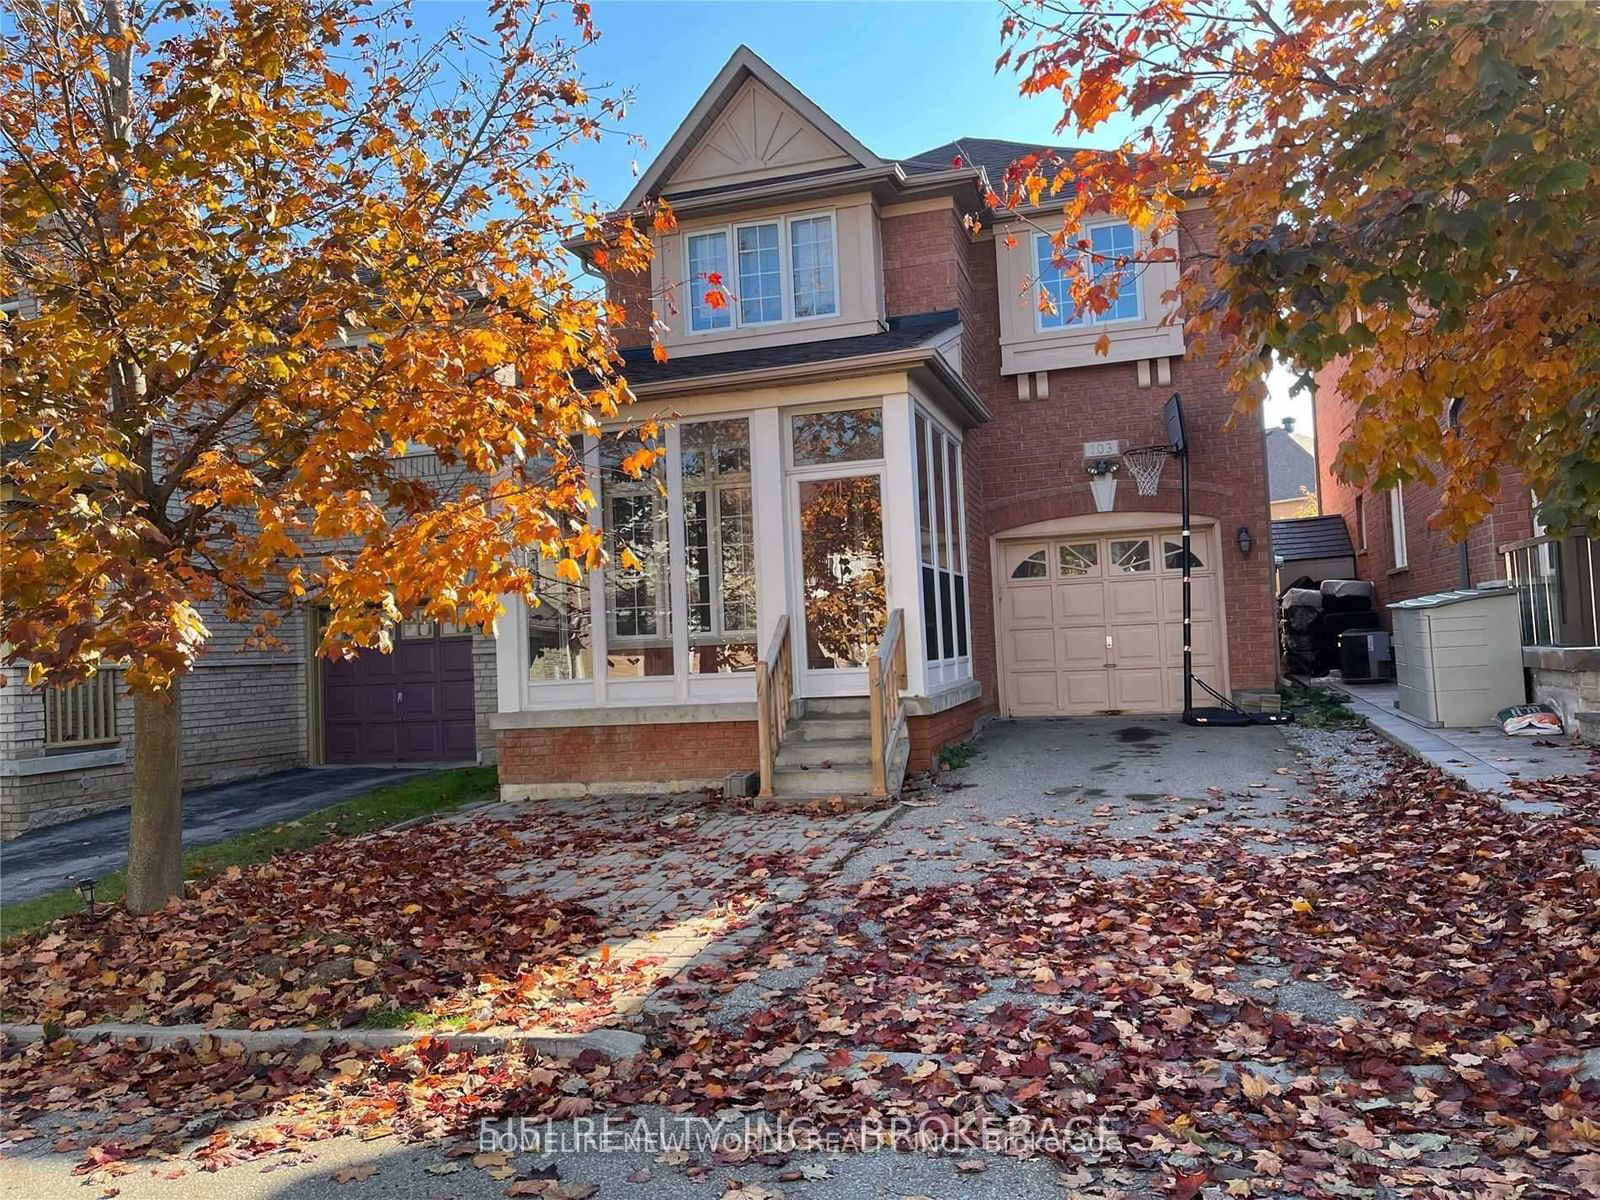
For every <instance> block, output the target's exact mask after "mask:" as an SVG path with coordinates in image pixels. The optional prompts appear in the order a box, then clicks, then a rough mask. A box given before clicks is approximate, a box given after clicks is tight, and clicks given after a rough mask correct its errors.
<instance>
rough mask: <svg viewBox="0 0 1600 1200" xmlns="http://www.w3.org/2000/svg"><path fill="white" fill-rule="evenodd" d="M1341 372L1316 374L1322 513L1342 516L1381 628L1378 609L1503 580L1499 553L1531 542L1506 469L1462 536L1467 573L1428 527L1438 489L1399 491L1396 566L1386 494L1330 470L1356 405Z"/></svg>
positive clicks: (1454, 546)
mask: <svg viewBox="0 0 1600 1200" xmlns="http://www.w3.org/2000/svg"><path fill="white" fill-rule="evenodd" d="M1341 369H1342V364H1341V363H1334V364H1332V365H1331V366H1329V367H1326V368H1324V369H1323V370H1322V371H1320V372H1319V373H1318V374H1317V395H1316V428H1317V474H1318V481H1319V483H1320V485H1321V490H1322V511H1323V513H1324V514H1325V515H1329V516H1335V515H1336V516H1341V517H1343V518H1344V522H1345V527H1346V528H1347V529H1348V530H1349V531H1350V540H1351V542H1352V543H1354V544H1355V546H1356V571H1357V573H1358V574H1359V575H1360V576H1361V578H1363V579H1370V580H1372V582H1373V583H1375V584H1376V585H1377V592H1378V595H1377V602H1378V607H1379V611H1380V612H1381V613H1382V614H1383V616H1384V624H1385V625H1387V624H1388V613H1387V611H1386V610H1385V609H1384V607H1383V606H1384V605H1387V604H1393V603H1395V602H1396V601H1399V600H1409V599H1410V598H1411V597H1413V596H1426V595H1428V594H1429V593H1431V592H1443V591H1449V590H1450V589H1452V588H1458V587H1463V586H1475V585H1477V584H1480V583H1484V582H1487V581H1488V580H1491V579H1503V578H1504V577H1505V563H1504V561H1503V560H1502V558H1501V556H1500V550H1499V547H1500V546H1501V545H1503V544H1504V543H1506V542H1514V541H1518V540H1519V539H1521V538H1526V537H1532V536H1533V504H1532V497H1531V496H1530V494H1529V492H1528V488H1527V486H1526V485H1525V484H1524V483H1523V482H1522V476H1521V474H1520V473H1518V472H1515V471H1507V472H1505V473H1504V474H1503V475H1502V477H1501V481H1500V494H1499V497H1498V498H1497V499H1496V501H1495V506H1494V510H1493V511H1492V512H1491V513H1490V514H1489V516H1488V517H1487V518H1485V519H1484V521H1482V522H1481V523H1480V524H1479V525H1477V526H1476V527H1474V528H1473V530H1472V532H1471V533H1470V534H1469V535H1468V536H1467V541H1466V546H1467V570H1466V571H1465V572H1463V570H1462V561H1461V543H1460V542H1457V541H1454V540H1452V539H1451V538H1450V537H1449V536H1448V535H1446V534H1445V533H1443V532H1441V531H1440V530H1438V529H1434V528H1430V525H1431V522H1432V520H1433V517H1434V514H1435V513H1437V512H1438V509H1439V500H1440V496H1441V494H1442V492H1443V488H1442V486H1441V485H1439V484H1426V483H1422V482H1412V483H1408V484H1405V485H1404V486H1403V487H1402V488H1401V489H1400V492H1401V500H1402V503H1403V504H1404V506H1405V515H1406V551H1407V566H1405V567H1404V568H1396V566H1395V544H1394V541H1395V539H1394V525H1393V521H1392V519H1391V516H1390V510H1389V505H1390V499H1389V493H1388V492H1387V491H1382V492H1380V491H1378V490H1377V489H1375V488H1373V487H1372V486H1371V485H1370V484H1365V485H1360V486H1358V485H1356V484H1352V483H1348V482H1346V481H1345V480H1343V479H1341V478H1339V477H1338V476H1337V475H1335V474H1334V471H1333V461H1334V458H1335V457H1336V456H1337V455H1338V453H1339V447H1340V446H1341V445H1342V444H1343V443H1344V440H1345V437H1346V435H1347V434H1348V433H1349V430H1350V422H1351V418H1352V417H1353V415H1354V412H1355V405H1354V404H1353V403H1352V402H1350V401H1348V400H1346V399H1345V398H1344V397H1343V396H1342V395H1340V393H1339V375H1340V372H1341ZM1441 436H1442V435H1441ZM1358 496H1359V497H1360V498H1361V501H1362V505H1361V506H1362V508H1364V509H1365V511H1366V526H1367V549H1366V551H1365V552H1364V553H1363V552H1362V550H1361V531H1360V529H1359V528H1358V524H1357V521H1356V498H1357V497H1358Z"/></svg>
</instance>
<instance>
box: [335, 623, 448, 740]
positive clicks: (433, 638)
mask: <svg viewBox="0 0 1600 1200" xmlns="http://www.w3.org/2000/svg"><path fill="white" fill-rule="evenodd" d="M322 725H323V749H324V753H323V758H324V760H325V761H327V762H330V763H384V762H443V761H446V760H452V759H471V758H473V757H474V756H475V755H476V753H477V735H476V732H475V729H474V719H473V711H472V637H471V635H470V634H460V635H454V634H452V635H450V636H444V635H441V633H440V631H439V628H438V626H437V625H436V624H434V623H432V622H411V623H408V624H407V625H406V626H405V627H404V629H403V630H402V632H401V636H400V637H399V638H398V639H397V640H396V641H395V646H394V651H393V653H391V654H384V653H382V652H381V651H378V650H364V651H362V652H361V653H360V654H359V655H357V656H356V657H355V658H353V659H351V660H350V661H349V662H330V661H328V660H327V659H324V660H323V662H322Z"/></svg>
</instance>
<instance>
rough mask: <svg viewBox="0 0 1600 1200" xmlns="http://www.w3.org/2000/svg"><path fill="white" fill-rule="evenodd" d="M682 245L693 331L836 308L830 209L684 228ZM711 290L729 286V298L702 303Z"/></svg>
mask: <svg viewBox="0 0 1600 1200" xmlns="http://www.w3.org/2000/svg"><path fill="white" fill-rule="evenodd" d="M684 244H685V247H686V257H687V267H688V273H689V293H690V299H689V330H690V331H691V332H693V333H709V332H712V331H714V330H720V329H733V328H744V327H746V326H756V325H773V324H777V323H779V322H782V321H799V320H807V319H810V318H815V317H829V316H834V315H836V314H837V313H838V311H839V280H838V270H837V258H838V256H837V254H836V253H835V246H834V220H833V214H832V213H821V214H810V215H807V216H803V217H782V218H776V219H774V220H770V221H751V222H741V223H739V224H735V225H729V226H726V227H724V228H722V229H712V230H706V231H704V232H700V233H691V234H688V235H686V236H685V238H684ZM730 246H731V247H732V248H733V260H734V261H733V262H732V263H731V264H730V262H729V247H730ZM730 265H731V267H732V270H731V271H730ZM719 280H720V285H719V283H718V282H717V281H719ZM711 290H718V291H722V292H724V293H731V294H732V295H731V301H730V302H729V303H726V304H721V305H712V304H709V303H707V302H706V293H707V292H708V291H711Z"/></svg>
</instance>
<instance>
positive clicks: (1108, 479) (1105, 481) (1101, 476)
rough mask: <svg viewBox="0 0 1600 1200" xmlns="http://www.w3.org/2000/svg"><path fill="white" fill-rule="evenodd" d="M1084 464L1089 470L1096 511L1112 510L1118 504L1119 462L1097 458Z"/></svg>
mask: <svg viewBox="0 0 1600 1200" xmlns="http://www.w3.org/2000/svg"><path fill="white" fill-rule="evenodd" d="M1083 466H1084V470H1086V471H1088V472H1089V492H1090V494H1091V495H1092V496H1093V497H1094V510H1095V512H1110V511H1111V510H1112V509H1113V508H1115V507H1116V505H1117V464H1116V463H1114V462H1112V461H1111V459H1109V458H1097V459H1094V460H1092V461H1090V462H1086V463H1084V465H1083Z"/></svg>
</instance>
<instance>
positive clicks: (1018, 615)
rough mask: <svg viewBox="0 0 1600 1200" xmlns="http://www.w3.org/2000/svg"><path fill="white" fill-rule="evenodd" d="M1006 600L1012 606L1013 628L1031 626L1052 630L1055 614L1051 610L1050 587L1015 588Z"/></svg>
mask: <svg viewBox="0 0 1600 1200" xmlns="http://www.w3.org/2000/svg"><path fill="white" fill-rule="evenodd" d="M1006 599H1007V600H1008V601H1009V602H1010V606H1011V627H1012V628H1013V629H1023V628H1028V627H1031V626H1040V627H1043V628H1045V629H1048V628H1050V626H1051V625H1053V624H1054V623H1055V621H1054V616H1055V614H1054V613H1052V612H1051V610H1050V589H1049V588H1048V587H1015V588H1012V589H1011V591H1010V593H1009V594H1008V595H1007V597H1006Z"/></svg>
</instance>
